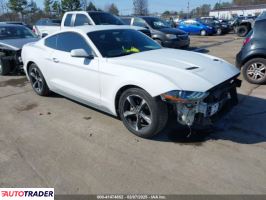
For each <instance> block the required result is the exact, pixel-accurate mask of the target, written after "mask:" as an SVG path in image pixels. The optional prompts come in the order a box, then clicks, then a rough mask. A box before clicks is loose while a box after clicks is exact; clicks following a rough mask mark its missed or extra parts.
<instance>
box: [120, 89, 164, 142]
mask: <svg viewBox="0 0 266 200" xmlns="http://www.w3.org/2000/svg"><path fill="white" fill-rule="evenodd" d="M119 115H120V117H121V119H122V121H123V123H124V125H125V126H126V128H127V129H128V130H129V131H130V132H132V133H133V134H135V135H137V136H139V137H143V138H151V137H153V136H155V135H156V134H158V133H159V132H160V131H162V130H163V128H164V127H165V125H166V122H167V119H168V111H167V106H166V104H165V103H164V102H163V101H162V100H160V99H157V98H153V97H151V96H150V95H149V94H148V93H147V92H146V91H144V90H143V89H140V88H131V89H128V90H126V91H125V92H124V93H123V94H122V95H121V97H120V100H119Z"/></svg>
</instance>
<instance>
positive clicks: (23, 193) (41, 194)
mask: <svg viewBox="0 0 266 200" xmlns="http://www.w3.org/2000/svg"><path fill="white" fill-rule="evenodd" d="M36 199H38V200H54V188H0V200H36Z"/></svg>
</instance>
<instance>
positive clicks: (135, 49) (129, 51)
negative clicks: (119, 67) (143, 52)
mask: <svg viewBox="0 0 266 200" xmlns="http://www.w3.org/2000/svg"><path fill="white" fill-rule="evenodd" d="M124 51H125V52H126V53H139V52H140V50H139V49H137V48H135V47H131V48H130V49H124Z"/></svg>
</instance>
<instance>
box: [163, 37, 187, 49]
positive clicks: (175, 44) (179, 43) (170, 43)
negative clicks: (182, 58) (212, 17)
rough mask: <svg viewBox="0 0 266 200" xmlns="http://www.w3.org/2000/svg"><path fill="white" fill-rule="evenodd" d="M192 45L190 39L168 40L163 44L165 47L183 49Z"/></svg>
mask: <svg viewBox="0 0 266 200" xmlns="http://www.w3.org/2000/svg"><path fill="white" fill-rule="evenodd" d="M189 45H190V39H187V40H179V39H175V40H166V41H164V42H163V46H164V47H168V48H183V47H189Z"/></svg>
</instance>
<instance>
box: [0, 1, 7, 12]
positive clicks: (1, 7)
mask: <svg viewBox="0 0 266 200" xmlns="http://www.w3.org/2000/svg"><path fill="white" fill-rule="evenodd" d="M7 12H8V7H7V1H6V0H0V13H1V14H4V13H7Z"/></svg>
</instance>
